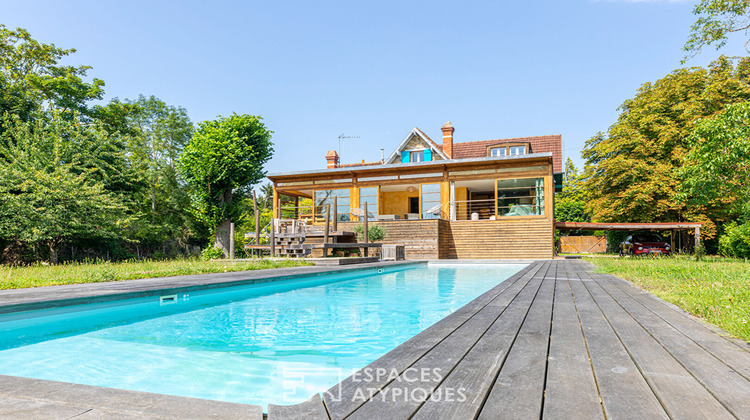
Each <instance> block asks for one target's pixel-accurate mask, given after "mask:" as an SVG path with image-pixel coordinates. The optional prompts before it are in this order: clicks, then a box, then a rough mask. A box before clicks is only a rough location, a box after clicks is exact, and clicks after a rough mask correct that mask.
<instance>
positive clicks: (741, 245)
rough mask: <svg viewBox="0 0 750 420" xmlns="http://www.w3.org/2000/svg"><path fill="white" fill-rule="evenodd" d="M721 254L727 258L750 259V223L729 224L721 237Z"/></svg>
mask: <svg viewBox="0 0 750 420" xmlns="http://www.w3.org/2000/svg"><path fill="white" fill-rule="evenodd" d="M719 254H721V255H724V256H726V257H735V258H750V223H745V224H742V225H738V224H736V223H729V224H727V225H726V226H725V229H724V234H723V235H721V236H720V237H719Z"/></svg>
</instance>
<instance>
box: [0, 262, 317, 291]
mask: <svg viewBox="0 0 750 420" xmlns="http://www.w3.org/2000/svg"><path fill="white" fill-rule="evenodd" d="M302 265H312V264H311V263H309V262H306V261H304V260H291V259H290V260H282V261H279V260H276V261H270V260H265V259H264V260H253V261H247V262H244V261H243V262H227V261H221V260H218V261H203V260H199V259H180V260H169V261H150V260H148V261H126V262H117V263H112V262H96V263H73V264H60V265H42V264H37V265H32V266H26V267H8V266H0V289H20V288H24V287H40V286H51V285H57V284H79V283H99V282H105V281H119V280H133V279H144V278H149V277H167V276H182V275H187V274H206V273H226V272H229V271H246V270H261V269H265V268H280V267H296V266H302Z"/></svg>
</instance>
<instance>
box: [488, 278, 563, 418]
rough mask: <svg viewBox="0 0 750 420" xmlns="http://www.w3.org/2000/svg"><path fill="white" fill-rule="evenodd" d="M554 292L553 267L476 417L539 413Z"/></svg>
mask: <svg viewBox="0 0 750 420" xmlns="http://www.w3.org/2000/svg"><path fill="white" fill-rule="evenodd" d="M554 292H555V275H554V270H553V272H552V275H551V276H545V278H544V280H543V283H542V286H541V287H540V289H539V292H538V294H537V295H536V297H535V298H534V301H533V302H532V304H531V308H530V309H529V313H528V315H527V316H526V319H525V320H524V322H523V325H522V326H521V330H520V331H519V332H518V336H517V337H516V340H515V342H514V343H513V347H512V348H511V349H510V353H509V354H508V359H507V360H506V361H505V363H504V364H503V366H502V368H501V369H500V374H499V375H498V377H497V379H496V380H495V383H494V384H493V386H492V389H491V391H490V394H489V396H488V397H487V401H486V402H485V404H484V406H483V407H482V411H481V413H480V414H479V419H488V420H489V419H516V418H524V419H528V418H539V417H540V416H541V414H542V404H543V400H544V384H545V376H546V364H547V350H548V345H549V336H550V327H551V320H552V304H553V299H554Z"/></svg>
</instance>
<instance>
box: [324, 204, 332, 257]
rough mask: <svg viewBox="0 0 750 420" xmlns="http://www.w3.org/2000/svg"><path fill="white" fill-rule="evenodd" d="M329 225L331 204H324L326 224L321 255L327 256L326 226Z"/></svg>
mask: <svg viewBox="0 0 750 420" xmlns="http://www.w3.org/2000/svg"><path fill="white" fill-rule="evenodd" d="M330 226H331V205H330V204H326V225H325V230H324V231H323V256H324V257H327V256H328V248H326V244H327V243H328V228H329V227H330Z"/></svg>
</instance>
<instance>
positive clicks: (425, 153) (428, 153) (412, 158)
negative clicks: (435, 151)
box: [401, 149, 432, 163]
mask: <svg viewBox="0 0 750 420" xmlns="http://www.w3.org/2000/svg"><path fill="white" fill-rule="evenodd" d="M431 160H432V150H431V149H424V150H404V151H403V152H401V163H410V162H429V161H431Z"/></svg>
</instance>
